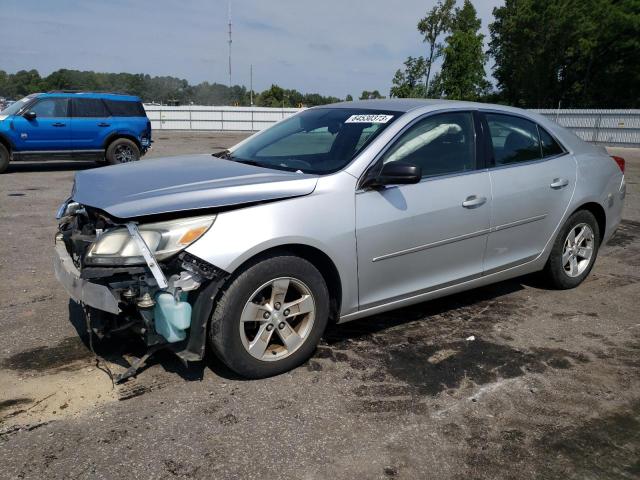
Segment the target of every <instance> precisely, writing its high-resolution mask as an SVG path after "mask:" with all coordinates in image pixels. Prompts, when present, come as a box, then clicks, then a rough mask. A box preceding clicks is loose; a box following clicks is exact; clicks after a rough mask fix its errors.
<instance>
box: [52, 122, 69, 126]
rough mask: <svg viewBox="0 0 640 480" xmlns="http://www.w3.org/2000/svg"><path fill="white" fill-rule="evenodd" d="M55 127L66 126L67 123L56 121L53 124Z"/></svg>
mask: <svg viewBox="0 0 640 480" xmlns="http://www.w3.org/2000/svg"><path fill="white" fill-rule="evenodd" d="M51 125H52V126H53V127H64V126H65V125H66V123H61V122H56V123H52V124H51Z"/></svg>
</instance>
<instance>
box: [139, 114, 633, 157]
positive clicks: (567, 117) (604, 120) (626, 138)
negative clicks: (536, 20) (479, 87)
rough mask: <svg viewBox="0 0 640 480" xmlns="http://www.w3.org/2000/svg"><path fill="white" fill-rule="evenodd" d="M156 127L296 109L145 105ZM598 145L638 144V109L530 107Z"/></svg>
mask: <svg viewBox="0 0 640 480" xmlns="http://www.w3.org/2000/svg"><path fill="white" fill-rule="evenodd" d="M145 110H146V111H147V116H148V117H149V120H151V126H152V128H153V129H155V130H215V131H232V130H233V131H258V130H263V129H264V128H267V127H268V126H270V125H272V124H274V123H275V122H278V121H280V120H282V119H284V118H287V117H289V116H291V115H293V114H295V113H297V112H299V111H300V110H301V109H299V108H265V107H206V106H197V105H189V106H181V107H168V106H167V107H166V106H159V105H145ZM532 111H533V112H536V113H538V114H540V115H543V116H545V117H547V118H549V119H551V120H553V121H555V122H556V123H558V124H560V125H562V126H564V127H567V128H569V129H570V130H572V131H573V132H574V133H575V134H576V135H578V136H579V137H580V138H582V139H583V140H585V141H587V142H590V143H595V144H599V145H608V146H620V147H640V110H604V109H603V110H583V109H580V110H575V109H571V110H569V109H563V110H551V109H549V110H532Z"/></svg>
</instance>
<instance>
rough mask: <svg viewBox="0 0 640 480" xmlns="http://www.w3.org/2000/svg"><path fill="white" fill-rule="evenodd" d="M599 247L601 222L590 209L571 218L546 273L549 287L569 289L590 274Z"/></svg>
mask: <svg viewBox="0 0 640 480" xmlns="http://www.w3.org/2000/svg"><path fill="white" fill-rule="evenodd" d="M599 248H600V229H599V227H598V222H597V221H596V218H595V217H594V216H593V214H592V213H591V212H589V211H588V210H579V211H577V212H575V213H574V214H573V215H571V216H570V217H569V219H568V220H567V221H566V223H565V224H564V226H563V227H562V230H561V231H560V233H559V234H558V237H557V238H556V241H555V242H554V244H553V248H552V249H551V254H550V255H549V259H548V260H547V264H546V265H545V267H544V270H543V274H544V277H545V279H546V281H547V283H548V284H549V286H551V287H553V288H556V289H559V290H566V289H569V288H575V287H577V286H578V285H580V284H581V283H582V282H583V281H584V279H585V278H586V277H587V275H589V272H591V269H592V268H593V264H594V263H595V261H596V257H597V255H598V249H599Z"/></svg>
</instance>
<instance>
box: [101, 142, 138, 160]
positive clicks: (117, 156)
mask: <svg viewBox="0 0 640 480" xmlns="http://www.w3.org/2000/svg"><path fill="white" fill-rule="evenodd" d="M105 156H106V158H107V162H108V163H109V165H119V164H121V163H129V162H137V161H138V160H140V149H139V148H138V146H137V145H136V144H135V143H134V142H132V141H131V140H129V139H128V138H117V139H115V140H114V141H113V142H111V143H110V144H109V147H108V148H107V153H106V155H105Z"/></svg>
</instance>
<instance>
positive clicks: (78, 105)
mask: <svg viewBox="0 0 640 480" xmlns="http://www.w3.org/2000/svg"><path fill="white" fill-rule="evenodd" d="M71 101H72V104H73V116H74V117H83V118H98V117H108V116H109V112H108V110H107V107H105V105H104V103H103V102H102V100H100V99H99V98H74V99H72V100H71Z"/></svg>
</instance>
